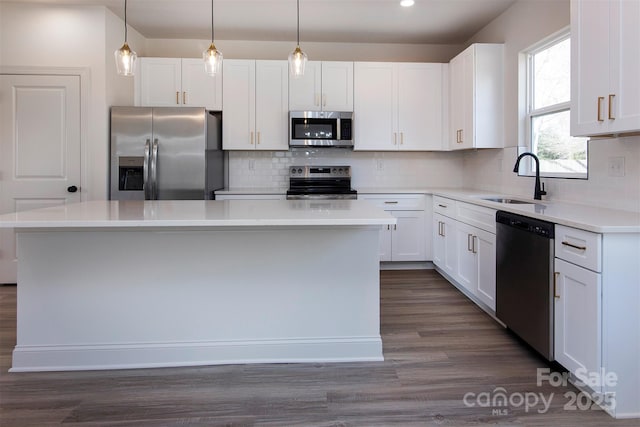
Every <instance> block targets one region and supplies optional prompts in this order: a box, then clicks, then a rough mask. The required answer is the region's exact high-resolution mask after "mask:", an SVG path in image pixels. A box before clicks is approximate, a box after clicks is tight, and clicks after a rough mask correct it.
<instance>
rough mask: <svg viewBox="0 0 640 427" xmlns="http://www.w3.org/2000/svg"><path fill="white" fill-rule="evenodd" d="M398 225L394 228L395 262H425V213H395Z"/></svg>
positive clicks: (393, 213) (392, 254) (393, 252)
mask: <svg viewBox="0 0 640 427" xmlns="http://www.w3.org/2000/svg"><path fill="white" fill-rule="evenodd" d="M391 214H392V215H393V216H394V217H395V218H396V219H397V221H398V224H397V225H394V226H393V235H392V237H391V258H392V260H393V261H425V260H426V257H427V255H426V246H425V245H426V242H425V239H424V232H425V230H424V211H394V212H391Z"/></svg>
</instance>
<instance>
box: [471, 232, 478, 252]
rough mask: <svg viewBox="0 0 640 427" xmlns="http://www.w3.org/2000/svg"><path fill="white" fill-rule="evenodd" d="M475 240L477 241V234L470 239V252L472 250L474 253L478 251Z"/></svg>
mask: <svg viewBox="0 0 640 427" xmlns="http://www.w3.org/2000/svg"><path fill="white" fill-rule="evenodd" d="M477 242H478V236H473V239H471V249H472V251H471V252H473V253H474V254H477V253H478V245H477Z"/></svg>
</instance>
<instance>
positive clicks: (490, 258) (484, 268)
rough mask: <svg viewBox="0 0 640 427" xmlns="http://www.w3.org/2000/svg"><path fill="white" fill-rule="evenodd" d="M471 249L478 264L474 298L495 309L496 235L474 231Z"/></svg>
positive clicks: (478, 230)
mask: <svg viewBox="0 0 640 427" xmlns="http://www.w3.org/2000/svg"><path fill="white" fill-rule="evenodd" d="M473 238H474V241H473V247H474V249H475V251H476V255H477V262H478V277H477V286H476V296H477V297H478V299H480V301H482V302H484V303H485V304H487V306H489V308H490V309H491V310H495V309H496V235H495V234H493V233H489V232H487V231H484V230H481V229H479V228H476V229H475V235H474V237H473Z"/></svg>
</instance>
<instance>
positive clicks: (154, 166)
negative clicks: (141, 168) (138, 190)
mask: <svg viewBox="0 0 640 427" xmlns="http://www.w3.org/2000/svg"><path fill="white" fill-rule="evenodd" d="M157 199H158V138H156V139H154V140H153V145H152V146H151V200H157Z"/></svg>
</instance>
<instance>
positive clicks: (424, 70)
mask: <svg viewBox="0 0 640 427" xmlns="http://www.w3.org/2000/svg"><path fill="white" fill-rule="evenodd" d="M447 68H448V66H447V64H429V63H390V62H356V63H355V70H354V113H355V115H356V120H355V123H354V124H355V131H354V138H355V146H354V149H355V150H376V151H397V150H407V151H429V150H441V149H442V142H443V140H444V139H445V135H444V134H445V129H446V126H445V123H446V120H447V114H446V108H445V107H446V105H447V104H446V102H447V99H448V96H447V84H446V81H447Z"/></svg>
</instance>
